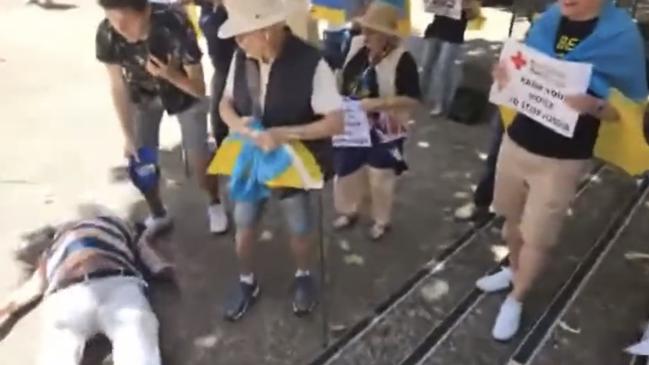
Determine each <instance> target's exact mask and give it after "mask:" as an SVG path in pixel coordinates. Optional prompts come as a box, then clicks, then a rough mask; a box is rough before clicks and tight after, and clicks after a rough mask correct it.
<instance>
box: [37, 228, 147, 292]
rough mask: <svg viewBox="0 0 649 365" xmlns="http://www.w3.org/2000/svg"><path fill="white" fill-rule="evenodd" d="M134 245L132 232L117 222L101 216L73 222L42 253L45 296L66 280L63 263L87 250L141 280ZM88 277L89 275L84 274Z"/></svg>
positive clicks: (67, 278)
mask: <svg viewBox="0 0 649 365" xmlns="http://www.w3.org/2000/svg"><path fill="white" fill-rule="evenodd" d="M135 246H136V242H135V234H134V232H133V230H132V229H131V228H130V227H129V226H128V225H127V224H126V223H125V222H124V221H123V220H121V219H119V218H117V217H111V216H101V217H96V218H92V219H85V220H81V221H78V222H75V223H73V224H72V225H69V226H67V227H65V228H64V229H62V230H61V231H59V232H57V234H56V236H55V237H54V243H53V245H52V247H51V248H50V250H49V251H48V252H46V253H45V275H46V279H47V283H48V287H47V289H46V291H45V294H46V295H47V294H50V293H52V292H53V291H55V290H57V289H59V286H60V285H61V284H62V283H63V282H65V281H66V280H69V279H71V278H70V277H69V276H70V274H69V273H66V270H65V268H66V262H68V261H69V260H70V261H72V260H75V256H77V255H80V254H82V253H83V254H87V253H88V252H89V251H93V252H92V253H93V254H95V255H97V254H98V255H99V256H101V257H102V258H104V259H106V260H107V261H110V262H111V263H112V264H113V265H114V266H116V267H118V268H119V269H124V270H126V271H130V272H133V273H135V274H136V275H138V276H139V277H142V274H141V272H140V270H139V269H138V264H137V262H138V259H137V256H136V249H135ZM86 274H91V272H89V273H86Z"/></svg>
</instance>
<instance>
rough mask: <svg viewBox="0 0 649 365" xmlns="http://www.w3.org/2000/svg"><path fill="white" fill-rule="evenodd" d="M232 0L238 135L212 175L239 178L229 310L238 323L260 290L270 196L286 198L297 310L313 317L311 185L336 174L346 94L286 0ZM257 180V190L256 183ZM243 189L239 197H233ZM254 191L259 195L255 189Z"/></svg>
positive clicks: (228, 109)
mask: <svg viewBox="0 0 649 365" xmlns="http://www.w3.org/2000/svg"><path fill="white" fill-rule="evenodd" d="M225 6H226V8H227V10H228V15H229V18H228V20H227V21H226V22H225V23H224V24H223V25H222V27H221V29H220V32H219V36H220V37H221V38H229V37H235V40H236V42H237V44H238V45H239V47H240V50H238V51H237V52H236V53H235V55H234V58H233V60H232V65H231V66H230V71H229V75H228V80H227V82H226V87H225V91H224V96H223V99H222V100H221V105H220V111H221V117H222V118H223V120H224V122H225V123H226V124H227V125H228V126H229V127H230V136H229V137H228V138H226V139H225V141H224V142H223V144H222V146H221V147H220V148H219V150H218V152H217V154H216V157H215V158H214V161H213V164H212V166H211V167H210V172H213V173H220V174H226V175H230V176H231V182H230V186H231V196H232V197H233V200H234V221H235V226H236V229H237V234H236V243H237V255H238V257H239V263H240V272H241V275H240V279H239V282H238V285H237V286H236V290H235V292H234V293H233V294H232V296H230V297H229V298H228V302H227V304H226V308H225V316H226V318H227V319H229V320H233V321H234V320H238V319H239V318H241V317H242V316H243V315H244V314H245V313H246V311H247V310H248V309H249V308H250V306H251V305H252V304H254V302H255V300H256V299H257V297H258V295H259V284H258V281H257V279H256V277H255V276H254V274H253V264H252V263H253V257H252V256H253V251H254V250H253V249H254V239H255V237H256V229H257V227H258V225H259V220H260V218H261V215H262V211H263V209H264V206H265V203H266V200H267V198H268V197H274V198H277V199H278V200H279V204H278V205H279V208H280V209H281V210H282V213H283V214H284V216H285V218H286V221H287V223H288V228H289V231H290V234H291V248H292V251H293V256H294V258H295V261H296V266H297V272H296V274H295V285H294V286H293V287H294V293H293V295H294V296H293V311H294V312H295V314H296V315H304V314H308V313H309V312H311V310H312V309H313V308H314V306H315V304H316V293H315V291H316V290H315V285H314V281H313V279H312V277H311V274H310V272H309V266H310V254H311V249H310V242H309V241H310V240H309V238H310V237H311V235H312V233H313V219H312V215H313V210H312V208H311V203H310V201H311V199H310V196H309V193H308V190H309V189H311V188H316V189H317V188H318V187H320V188H321V187H322V184H323V180H324V179H325V178H326V177H327V175H330V174H328V173H327V172H328V171H329V172H330V171H331V169H332V166H331V137H332V136H333V135H336V134H338V133H341V132H342V130H343V123H342V114H341V112H340V110H341V109H342V98H341V97H340V94H339V93H338V90H337V88H336V79H335V76H334V74H333V72H332V71H331V69H330V68H329V66H328V65H327V63H326V62H325V61H324V60H323V58H322V56H321V54H320V51H319V50H318V49H316V48H314V47H312V46H310V45H308V44H306V43H305V42H304V41H302V40H301V39H300V38H298V37H296V36H295V35H293V34H292V32H291V31H290V29H289V28H288V27H287V25H286V19H287V12H286V10H285V8H284V3H283V1H282V0H232V1H225ZM271 151H272V152H273V153H272V154H270V153H268V152H271ZM251 155H254V156H256V160H255V161H250V156H251ZM278 155H282V156H284V157H286V159H284V160H283V161H284V163H286V161H291V163H290V164H288V165H286V168H285V169H284V170H282V171H280V173H279V175H273V176H271V177H270V178H269V179H266V180H263V179H261V178H259V176H260V174H257V173H258V172H259V169H260V168H266V167H272V168H274V167H276V166H277V165H275V166H270V164H269V163H268V161H269V160H273V157H274V156H275V157H277V156H278ZM242 161H248V162H250V163H249V164H248V163H242ZM275 161H277V159H275ZM253 165H254V166H253ZM253 169H257V170H256V171H253ZM267 170H268V169H267ZM267 170H266V171H267ZM275 171H279V170H275ZM242 172H243V173H242ZM253 175H254V176H255V179H253V178H251V176H253ZM265 176H267V177H268V174H266V175H265ZM261 180H263V181H261ZM233 182H239V183H241V184H239V185H236V184H234V183H233ZM235 186H236V187H239V188H241V187H244V189H235ZM250 186H254V189H248V188H249V187H250ZM237 191H238V193H241V194H240V195H238V194H235V192H237ZM250 192H254V193H259V194H247V193H250ZM253 195H254V196H253Z"/></svg>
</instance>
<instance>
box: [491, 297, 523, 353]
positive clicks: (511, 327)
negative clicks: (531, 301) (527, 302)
mask: <svg viewBox="0 0 649 365" xmlns="http://www.w3.org/2000/svg"><path fill="white" fill-rule="evenodd" d="M522 313H523V304H522V303H521V302H519V301H517V300H516V299H514V298H512V297H511V296H509V297H507V299H505V302H504V303H503V305H502V306H501V307H500V311H499V312H498V317H496V323H495V324H494V328H493V330H492V331H491V335H492V336H493V338H494V339H495V340H496V341H503V342H504V341H509V340H511V339H512V337H514V335H516V332H518V329H519V328H520V326H521V314H522Z"/></svg>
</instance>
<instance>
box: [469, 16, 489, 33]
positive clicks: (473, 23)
mask: <svg viewBox="0 0 649 365" xmlns="http://www.w3.org/2000/svg"><path fill="white" fill-rule="evenodd" d="M486 21H487V18H485V17H484V15H482V12H480V15H478V16H477V17H476V18H475V19H471V20H470V21H469V23H468V24H467V29H468V30H482V28H484V24H485V22H486Z"/></svg>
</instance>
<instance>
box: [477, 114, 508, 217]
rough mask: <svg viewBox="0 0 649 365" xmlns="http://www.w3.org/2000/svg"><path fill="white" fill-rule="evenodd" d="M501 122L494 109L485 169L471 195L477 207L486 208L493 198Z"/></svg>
mask: <svg viewBox="0 0 649 365" xmlns="http://www.w3.org/2000/svg"><path fill="white" fill-rule="evenodd" d="M504 132H505V130H504V128H503V123H502V120H501V118H500V112H499V111H498V109H496V110H494V114H493V116H492V118H491V145H490V146H489V155H488V156H487V161H486V162H487V163H486V170H485V172H484V174H483V175H482V179H480V182H479V183H478V187H477V188H476V190H475V194H474V195H473V202H474V203H475V205H476V206H478V207H483V208H488V207H489V206H491V203H492V202H493V199H494V184H495V181H496V163H497V162H498V152H499V151H500V143H501V142H502V140H503V133H504Z"/></svg>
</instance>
